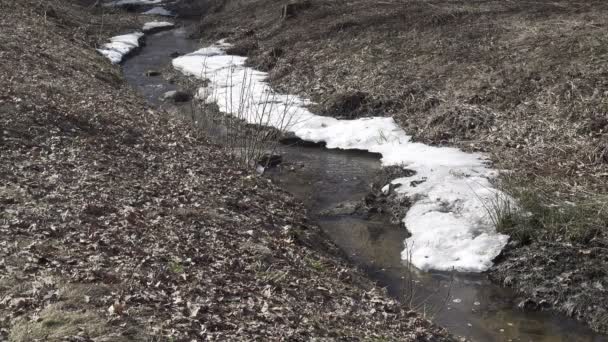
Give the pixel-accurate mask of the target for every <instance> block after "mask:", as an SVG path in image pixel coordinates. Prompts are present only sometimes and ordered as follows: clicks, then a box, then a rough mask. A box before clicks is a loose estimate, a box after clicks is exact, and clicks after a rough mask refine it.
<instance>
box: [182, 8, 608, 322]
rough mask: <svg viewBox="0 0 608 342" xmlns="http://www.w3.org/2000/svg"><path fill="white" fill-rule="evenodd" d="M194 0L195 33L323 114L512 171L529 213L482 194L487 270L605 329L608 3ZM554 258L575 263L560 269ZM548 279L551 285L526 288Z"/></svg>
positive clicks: (507, 182)
mask: <svg viewBox="0 0 608 342" xmlns="http://www.w3.org/2000/svg"><path fill="white" fill-rule="evenodd" d="M181 3H182V4H185V5H187V4H190V3H192V1H190V0H183V1H182V2H181ZM202 3H204V4H205V7H206V8H208V11H207V12H206V15H205V16H204V19H203V20H202V22H201V24H200V30H199V34H198V37H201V38H203V39H206V40H208V41H214V40H216V39H219V38H229V39H230V40H231V42H233V43H234V44H235V47H234V48H233V49H232V50H231V51H230V52H231V53H233V54H239V55H246V56H249V57H250V63H251V64H252V65H254V66H255V67H256V68H258V69H261V70H265V71H268V72H269V73H270V80H271V82H272V84H273V86H274V87H276V88H277V89H280V90H282V91H285V92H288V93H296V94H301V95H304V96H306V97H309V98H311V99H312V100H314V101H315V102H316V103H317V105H315V106H314V107H315V108H314V110H315V111H316V112H317V113H325V114H327V115H333V116H338V117H342V118H353V117H358V116H368V115H390V116H393V117H394V118H395V119H396V120H397V121H398V122H399V123H400V124H401V125H402V126H403V127H404V128H405V129H406V131H407V132H408V133H410V134H412V135H413V136H414V138H415V139H417V140H419V141H423V142H426V143H430V144H437V145H452V146H457V147H460V148H462V149H464V150H469V151H482V152H485V153H487V154H488V155H489V156H490V157H491V158H492V159H493V161H494V162H495V165H496V167H497V168H499V169H508V170H511V171H512V172H511V173H509V174H508V175H509V176H508V177H507V176H505V177H503V179H502V182H501V187H503V188H504V190H505V191H506V192H508V193H510V194H512V195H513V196H515V197H516V198H517V199H518V200H519V201H520V205H521V206H522V208H523V209H524V210H523V211H522V212H527V214H526V215H521V214H520V213H516V212H514V211H512V210H511V209H508V208H500V207H498V208H490V210H495V211H497V212H498V213H499V215H498V216H497V225H498V227H499V229H500V230H501V231H503V232H505V233H507V234H509V235H511V236H512V238H513V242H512V244H511V246H512V248H510V249H509V250H508V251H507V252H505V253H504V255H503V257H502V258H501V264H499V265H498V266H497V267H496V268H495V269H494V270H493V271H492V272H493V274H494V277H495V278H496V279H499V280H501V281H502V280H504V279H510V281H508V282H506V283H505V284H506V285H509V286H514V287H515V288H516V289H517V290H519V291H520V292H521V293H522V296H523V297H522V299H526V298H528V299H529V298H531V296H533V297H534V300H535V301H536V302H538V301H543V303H544V304H543V305H538V306H534V305H529V306H528V307H529V308H536V309H548V308H556V309H558V310H559V311H562V312H564V313H566V314H568V315H572V316H574V317H577V318H579V319H582V320H584V321H587V322H588V323H589V324H590V325H591V326H592V327H594V328H595V329H596V330H598V331H602V332H607V331H608V319H607V317H606V315H605V312H606V311H607V310H608V306H607V305H608V304H607V303H608V291H607V290H606V289H607V288H608V272H606V266H605V264H602V263H601V262H600V261H599V260H606V257H607V256H608V250H607V249H606V248H604V247H602V246H606V245H607V235H608V234H607V233H606V232H607V227H606V222H608V210H607V209H606V208H608V207H607V206H606V196H605V193H606V190H608V186H607V185H608V182H606V175H608V158H606V156H607V152H606V151H608V150H607V146H608V140H607V139H608V138H607V137H608V135H607V134H606V132H607V131H608V125H607V124H608V116H607V115H608V114H607V112H606V108H607V105H608V84H607V83H606V82H605V79H606V76H608V71H607V70H608V69H606V61H607V60H608V35H607V34H606V32H605V30H604V28H605V27H606V26H607V25H608V4H607V3H606V2H605V1H599V0H585V1H577V2H572V1H568V0H560V1H535V2H521V1H516V2H513V1H511V2H504V1H492V0H483V1H475V2H471V1H449V2H448V1H441V0H436V1H421V0H408V1H382V2H379V1H370V0H344V1H326V0H301V1H296V2H291V4H290V5H287V6H285V4H286V3H287V2H285V1H280V0H255V1H248V2H243V1H236V0H228V1H203V2H199V4H202ZM505 175H506V174H505ZM598 246H599V247H598ZM589 249H593V251H594V252H593V253H586V251H587V250H589ZM566 250H567V251H566ZM531 252H533V255H534V260H536V261H534V262H528V263H526V262H522V260H529V258H530V253H531ZM563 253H565V254H566V255H567V259H568V262H565V263H559V262H557V264H556V261H555V259H554V258H555V257H556V255H562V256H563V255H564V254H563ZM558 259H562V257H558ZM556 265H558V266H556ZM579 265H585V266H584V267H582V268H581V269H579V268H578V266H579ZM589 269H592V270H593V271H586V270H589ZM563 272H566V273H568V272H573V274H578V276H577V277H576V280H574V281H570V282H567V283H563V282H561V281H559V278H557V277H558V276H561V275H562V273H563ZM557 284H561V285H557ZM564 284H565V285H564ZM547 286H549V287H551V288H553V287H554V286H559V287H560V289H557V288H555V289H554V291H553V290H552V291H536V290H535V289H538V288H539V287H547ZM562 287H563V289H562ZM564 291H565V292H564ZM558 293H559V295H558ZM589 298H594V300H595V303H596V305H597V306H596V307H593V308H591V309H586V306H587V304H588V299H589ZM572 307H574V308H575V309H574V310H572V309H571V308H572Z"/></svg>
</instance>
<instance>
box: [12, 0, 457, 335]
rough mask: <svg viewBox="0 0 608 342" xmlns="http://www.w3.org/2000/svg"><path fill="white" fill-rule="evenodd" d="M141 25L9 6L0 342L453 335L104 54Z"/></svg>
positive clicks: (41, 5) (22, 4) (71, 11)
mask: <svg viewBox="0 0 608 342" xmlns="http://www.w3.org/2000/svg"><path fill="white" fill-rule="evenodd" d="M102 20H103V25H102ZM140 25H141V23H140V22H138V20H137V18H135V17H132V16H129V15H118V14H115V15H113V16H111V17H110V16H106V17H104V19H102V16H101V15H100V13H95V14H91V12H87V11H85V10H83V9H82V8H81V7H79V6H77V5H76V4H74V3H73V2H71V1H59V0H57V1H37V0H24V1H9V2H6V1H2V2H0V27H2V30H1V31H0V59H1V60H2V63H0V88H1V89H2V92H1V94H0V179H1V182H0V236H1V238H0V339H2V340H4V339H7V338H8V339H9V340H13V341H36V340H38V341H127V340H128V341H165V340H167V341H186V340H187V341H191V340H203V339H218V340H258V339H259V340H284V339H288V338H289V339H293V340H309V339H311V338H313V337H319V338H323V337H325V338H336V337H342V338H345V339H357V338H361V339H364V338H368V339H370V340H373V339H377V340H411V341H420V340H436V341H441V340H448V339H449V338H448V337H447V335H446V334H445V332H444V331H442V330H441V329H438V328H436V327H434V326H432V325H431V324H430V323H429V322H428V321H425V320H422V319H420V318H418V316H417V314H415V313H413V312H408V311H407V310H404V309H403V307H402V306H401V305H400V304H398V303H396V302H394V301H393V300H390V299H387V298H386V297H384V294H383V292H382V291H381V290H379V289H377V288H375V287H373V285H372V284H371V283H369V282H368V281H366V280H365V279H363V278H362V277H361V275H360V274H359V273H358V272H357V271H355V270H353V269H352V268H350V267H349V266H348V265H346V264H344V263H342V262H341V261H340V258H339V257H338V256H337V252H336V251H335V247H333V246H332V245H330V244H329V243H327V242H325V241H326V240H325V239H324V238H322V237H321V235H320V232H319V230H318V228H317V227H315V226H313V225H310V224H309V223H307V222H306V218H305V212H304V210H303V209H302V207H301V206H300V205H299V204H298V203H296V202H295V201H294V200H293V198H292V197H291V196H290V195H288V194H286V193H285V192H282V191H280V190H279V189H277V188H276V187H274V186H273V185H272V184H271V183H269V182H268V181H267V180H265V179H262V178H260V177H256V176H255V175H252V174H251V172H250V171H248V170H245V169H243V168H241V167H240V166H239V164H238V163H237V162H235V161H233V160H230V159H229V158H227V157H226V155H225V154H223V153H222V152H221V150H220V149H218V148H217V147H216V146H213V145H212V144H210V143H209V142H208V141H207V140H206V139H205V138H203V137H199V136H198V135H196V134H193V131H192V130H191V129H190V128H189V127H188V125H185V124H183V123H181V122H179V120H176V119H174V118H171V117H169V116H168V115H167V114H166V113H164V112H160V111H154V110H151V109H150V108H149V107H147V105H146V104H145V103H144V102H143V100H142V99H140V98H138V97H137V95H135V94H134V92H133V91H132V90H131V89H130V88H129V87H128V86H127V85H126V84H125V82H124V81H123V80H122V77H121V75H120V70H119V68H118V67H116V66H111V65H110V64H109V62H108V61H107V60H105V59H104V58H103V57H101V56H100V55H99V54H97V53H96V52H95V51H94V49H93V47H95V46H96V44H98V43H99V42H102V41H104V40H105V39H107V37H109V36H111V35H113V34H117V33H125V32H129V31H132V30H134V29H135V28H137V27H140Z"/></svg>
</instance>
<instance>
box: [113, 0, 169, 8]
mask: <svg viewBox="0 0 608 342" xmlns="http://www.w3.org/2000/svg"><path fill="white" fill-rule="evenodd" d="M161 2H163V0H116V1H110V2H108V3H105V4H104V6H113V7H118V6H125V5H156V4H160V3H161Z"/></svg>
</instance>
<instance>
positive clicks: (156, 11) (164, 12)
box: [142, 7, 175, 17]
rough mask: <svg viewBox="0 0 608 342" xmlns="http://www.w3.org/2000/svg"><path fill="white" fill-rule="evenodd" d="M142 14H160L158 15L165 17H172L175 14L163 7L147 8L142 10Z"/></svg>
mask: <svg viewBox="0 0 608 342" xmlns="http://www.w3.org/2000/svg"><path fill="white" fill-rule="evenodd" d="M142 14H146V15H160V16H165V17H173V16H175V14H173V12H171V11H169V10H167V9H165V8H164V7H154V8H152V9H149V10H147V11H145V12H143V13H142Z"/></svg>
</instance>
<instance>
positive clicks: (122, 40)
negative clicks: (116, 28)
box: [97, 32, 144, 64]
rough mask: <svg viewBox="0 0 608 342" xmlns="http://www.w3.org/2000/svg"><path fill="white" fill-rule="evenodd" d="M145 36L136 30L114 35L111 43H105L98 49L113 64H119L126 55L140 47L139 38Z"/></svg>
mask: <svg viewBox="0 0 608 342" xmlns="http://www.w3.org/2000/svg"><path fill="white" fill-rule="evenodd" d="M143 36H144V34H143V33H141V32H134V33H129V34H125V35H122V36H116V37H112V38H110V42H109V43H107V44H104V45H103V47H101V48H99V49H97V51H99V52H100V53H101V54H102V55H104V56H106V57H107V58H108V59H109V60H110V61H111V62H112V64H117V63H120V61H122V58H123V57H124V56H125V55H127V54H128V53H129V52H131V51H133V49H136V48H138V47H139V39H140V38H141V37H143Z"/></svg>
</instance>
